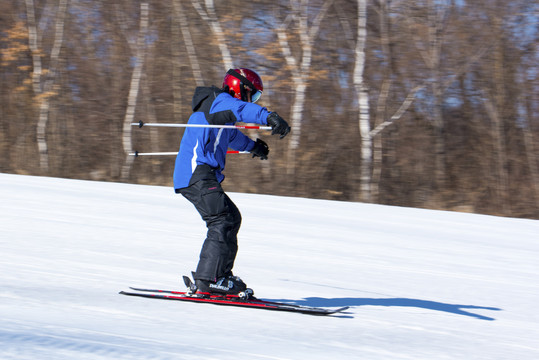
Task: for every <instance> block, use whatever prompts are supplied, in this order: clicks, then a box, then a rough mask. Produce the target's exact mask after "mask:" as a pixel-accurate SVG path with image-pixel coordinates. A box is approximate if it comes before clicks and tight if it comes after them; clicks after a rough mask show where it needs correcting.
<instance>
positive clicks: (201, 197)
mask: <svg viewBox="0 0 539 360" xmlns="http://www.w3.org/2000/svg"><path fill="white" fill-rule="evenodd" d="M179 192H180V193H181V194H182V195H183V196H184V197H185V198H186V199H187V200H189V201H190V202H191V203H192V204H193V205H194V206H195V208H196V209H197V211H198V212H199V213H200V216H202V220H204V221H205V222H206V226H207V228H208V233H207V235H206V240H205V241H204V244H203V246H202V251H201V252H200V260H199V262H198V266H197V269H196V273H195V276H194V277H195V279H198V280H210V281H216V280H217V279H218V278H220V277H222V276H226V275H231V274H232V268H233V267H234V260H235V259H236V253H237V252H238V238H237V235H238V231H239V229H240V225H241V214H240V212H239V210H238V208H237V207H236V205H235V204H234V203H233V202H232V200H230V198H229V197H228V195H227V194H225V192H224V191H223V189H222V187H221V184H219V182H218V181H217V179H215V178H213V179H201V180H198V181H196V182H195V183H193V184H191V185H189V187H187V188H183V189H180V190H179Z"/></svg>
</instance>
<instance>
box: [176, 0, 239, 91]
mask: <svg viewBox="0 0 539 360" xmlns="http://www.w3.org/2000/svg"><path fill="white" fill-rule="evenodd" d="M173 5H174V19H177V21H178V23H179V26H180V31H181V34H182V38H183V42H184V43H185V48H186V50H187V56H188V57H189V63H190V64H191V69H192V71H193V76H194V78H195V83H196V85H197V86H202V85H204V80H203V79H202V72H201V71H200V63H199V61H198V58H197V55H196V51H195V45H194V42H193V36H192V35H191V30H189V21H188V20H187V16H186V15H185V12H184V10H183V7H182V3H181V0H174V3H173ZM199 7H200V5H199ZM201 11H202V10H201ZM214 12H215V11H214ZM203 13H204V12H203ZM201 16H202V15H201ZM225 46H226V44H225ZM227 53H228V48H227V49H226V50H225V54H227ZM228 54H229V53H228ZM229 56H230V54H229ZM223 58H224V56H223ZM230 62H232V60H230ZM178 83H179V81H178ZM175 84H176V81H175Z"/></svg>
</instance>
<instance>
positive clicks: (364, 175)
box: [353, 0, 372, 202]
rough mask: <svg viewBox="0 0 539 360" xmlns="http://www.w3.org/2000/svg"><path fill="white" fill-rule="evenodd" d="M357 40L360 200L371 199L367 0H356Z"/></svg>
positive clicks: (355, 69) (356, 68)
mask: <svg viewBox="0 0 539 360" xmlns="http://www.w3.org/2000/svg"><path fill="white" fill-rule="evenodd" d="M357 8H358V24H357V41H356V49H355V58H356V60H355V66H354V80H353V83H354V87H355V89H356V92H357V94H358V104H359V136H360V139H361V165H360V187H359V190H360V192H359V199H358V200H360V201H367V202H368V201H370V200H371V175H372V172H371V169H372V137H371V135H370V131H371V124H370V114H369V112H370V111H369V90H368V88H367V86H366V85H365V79H364V73H365V44H366V42H367V0H358V3H357Z"/></svg>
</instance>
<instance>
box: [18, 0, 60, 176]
mask: <svg viewBox="0 0 539 360" xmlns="http://www.w3.org/2000/svg"><path fill="white" fill-rule="evenodd" d="M25 3H26V15H27V21H28V41H29V48H30V51H31V53H32V64H33V68H34V71H33V74H32V88H33V91H34V96H35V99H36V100H37V103H38V108H39V111H38V121H37V126H36V140H37V145H38V151H39V166H40V169H41V172H42V173H43V174H47V173H48V172H49V154H48V145H47V137H46V131H47V123H48V120H49V108H50V98H51V96H53V95H54V92H53V86H54V81H55V76H56V72H57V71H58V63H59V58H60V50H61V48H62V43H63V38H64V22H65V15H66V10H67V3H68V1H67V0H59V1H58V9H57V12H56V19H55V31H54V41H53V46H52V49H51V54H50V64H49V69H48V71H47V72H46V75H44V73H45V72H44V70H43V67H42V63H41V56H42V53H43V49H41V46H40V44H39V43H40V41H39V39H40V38H41V37H42V36H40V35H39V33H38V29H37V26H36V17H35V4H34V1H33V0H26V1H25ZM45 16H46V15H42V19H43V18H44V17H45Z"/></svg>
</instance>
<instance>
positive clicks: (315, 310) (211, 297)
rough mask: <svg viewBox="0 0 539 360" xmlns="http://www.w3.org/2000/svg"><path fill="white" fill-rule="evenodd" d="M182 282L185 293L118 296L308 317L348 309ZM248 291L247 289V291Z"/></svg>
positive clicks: (132, 291)
mask: <svg viewBox="0 0 539 360" xmlns="http://www.w3.org/2000/svg"><path fill="white" fill-rule="evenodd" d="M184 281H185V283H186V285H187V288H188V290H187V291H173V290H160V289H143V288H134V287H130V290H129V291H120V294H122V295H127V296H137V297H144V298H151V299H162V300H174V301H189V302H197V303H209V304H215V305H225V306H236V307H244V308H252V309H264V310H274V311H288V312H297V313H302V314H309V315H331V314H336V313H339V312H342V311H344V310H346V309H348V306H343V307H339V308H323V307H313V306H303V305H296V304H287V303H283V302H275V301H268V300H261V299H257V298H256V297H254V296H253V294H252V291H246V292H244V293H241V294H239V295H224V294H210V293H200V292H194V291H193V290H195V289H196V288H195V287H194V285H193V284H192V282H191V279H189V278H188V277H186V276H184ZM248 290H249V289H248Z"/></svg>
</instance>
